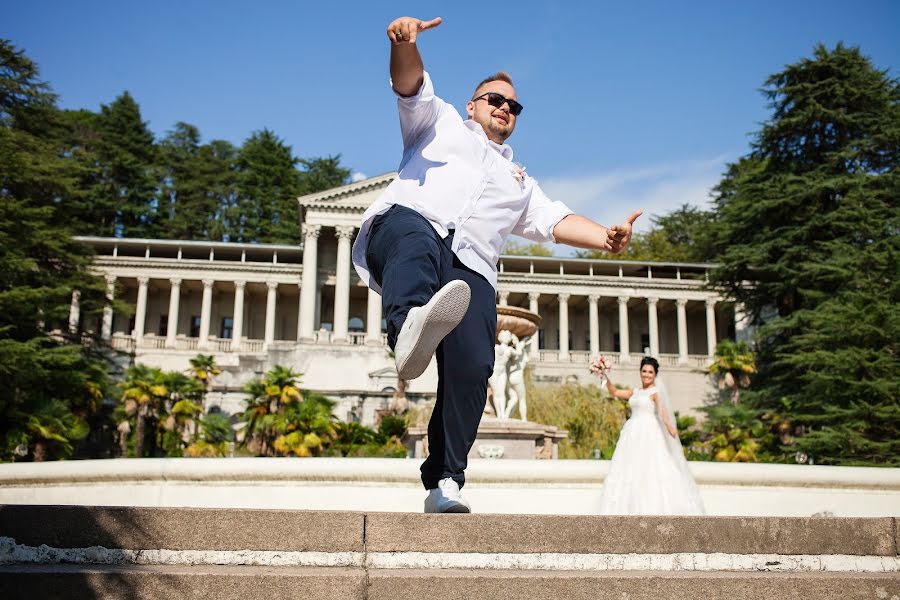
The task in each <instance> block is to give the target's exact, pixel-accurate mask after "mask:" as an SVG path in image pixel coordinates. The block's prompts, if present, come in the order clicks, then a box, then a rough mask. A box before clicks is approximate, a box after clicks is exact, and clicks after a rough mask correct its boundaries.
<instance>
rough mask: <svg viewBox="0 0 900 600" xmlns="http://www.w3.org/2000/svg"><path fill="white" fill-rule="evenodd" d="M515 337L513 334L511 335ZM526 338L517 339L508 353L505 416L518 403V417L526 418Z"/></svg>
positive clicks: (507, 415)
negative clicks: (509, 353)
mask: <svg viewBox="0 0 900 600" xmlns="http://www.w3.org/2000/svg"><path fill="white" fill-rule="evenodd" d="M513 337H514V338H515V336H513ZM528 339H529V338H525V339H522V340H517V343H516V344H515V347H514V348H513V351H512V354H511V355H510V359H509V365H508V369H509V372H508V376H507V382H506V383H507V393H506V395H507V403H506V418H509V416H510V415H511V414H512V411H513V409H514V408H515V407H516V404H518V405H519V418H520V419H522V420H523V421H527V420H528V404H527V403H526V402H525V367H526V366H527V365H528Z"/></svg>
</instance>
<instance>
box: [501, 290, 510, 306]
mask: <svg viewBox="0 0 900 600" xmlns="http://www.w3.org/2000/svg"><path fill="white" fill-rule="evenodd" d="M499 295H500V306H509V292H505V291H504V292H500V293H499Z"/></svg>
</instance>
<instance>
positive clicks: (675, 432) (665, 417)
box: [650, 394, 678, 438]
mask: <svg viewBox="0 0 900 600" xmlns="http://www.w3.org/2000/svg"><path fill="white" fill-rule="evenodd" d="M650 398H652V399H653V402H654V403H656V410H657V412H658V413H659V416H660V417H662V420H663V423H665V424H666V429H667V430H668V431H669V435H671V436H672V437H673V438H677V437H678V428H677V427H675V425H674V424H673V423H672V422H671V421H670V420H669V413H668V412H666V411H664V410H663V408H662V405H661V404H660V403H659V395H657V394H653V395H651V396H650Z"/></svg>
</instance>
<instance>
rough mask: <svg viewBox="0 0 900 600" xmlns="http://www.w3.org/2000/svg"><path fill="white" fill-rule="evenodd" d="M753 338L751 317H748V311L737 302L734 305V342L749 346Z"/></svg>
mask: <svg viewBox="0 0 900 600" xmlns="http://www.w3.org/2000/svg"><path fill="white" fill-rule="evenodd" d="M751 336H752V328H751V327H750V317H749V316H748V315H747V311H745V310H744V305H743V304H741V303H740V302H736V303H735V304H734V340H735V341H736V342H747V343H748V344H749V343H750V338H751Z"/></svg>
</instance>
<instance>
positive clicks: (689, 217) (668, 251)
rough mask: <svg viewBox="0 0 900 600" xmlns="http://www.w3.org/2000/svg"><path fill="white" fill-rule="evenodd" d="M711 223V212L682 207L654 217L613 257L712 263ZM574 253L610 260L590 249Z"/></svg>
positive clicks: (608, 256) (603, 254) (605, 254)
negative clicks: (645, 229) (622, 250)
mask: <svg viewBox="0 0 900 600" xmlns="http://www.w3.org/2000/svg"><path fill="white" fill-rule="evenodd" d="M714 220H715V214H714V213H713V212H712V211H706V210H702V209H700V208H697V207H695V206H691V205H690V204H682V205H681V207H679V208H678V209H676V210H674V211H672V212H670V213H667V214H665V215H653V216H652V217H651V227H650V229H649V230H648V231H644V232H638V233H635V234H634V236H633V237H632V238H631V242H630V243H629V244H628V248H626V250H625V252H622V253H621V254H617V255H616V256H615V257H614V258H616V259H617V260H642V261H655V262H681V263H699V262H708V261H711V260H714V259H715V252H716V250H715V248H714V247H713V244H712V239H711V235H712V234H711V226H712V224H713V222H714ZM575 254H576V256H578V257H580V258H613V257H611V256H610V255H609V254H607V253H604V252H600V251H592V250H579V251H577V252H576V253H575Z"/></svg>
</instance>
